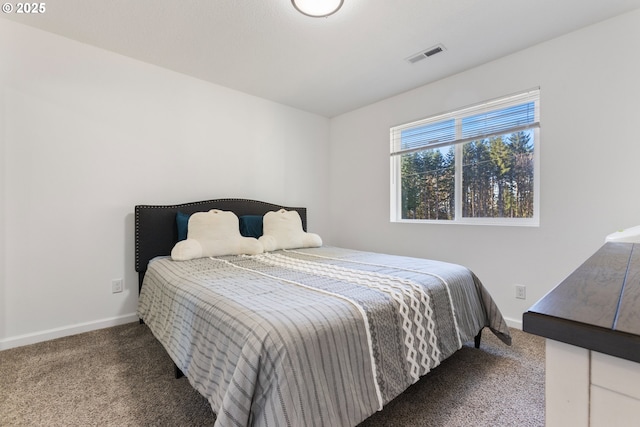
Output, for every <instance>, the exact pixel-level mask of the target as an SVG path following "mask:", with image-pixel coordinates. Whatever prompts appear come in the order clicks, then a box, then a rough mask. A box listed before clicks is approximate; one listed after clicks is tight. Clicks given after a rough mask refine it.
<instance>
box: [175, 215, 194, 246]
mask: <svg viewBox="0 0 640 427" xmlns="http://www.w3.org/2000/svg"><path fill="white" fill-rule="evenodd" d="M190 217H191V214H187V213H184V212H180V211H178V213H177V214H176V225H177V226H178V241H181V240H186V239H187V231H188V229H189V218H190Z"/></svg>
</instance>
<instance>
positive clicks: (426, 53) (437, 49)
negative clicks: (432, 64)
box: [407, 44, 446, 64]
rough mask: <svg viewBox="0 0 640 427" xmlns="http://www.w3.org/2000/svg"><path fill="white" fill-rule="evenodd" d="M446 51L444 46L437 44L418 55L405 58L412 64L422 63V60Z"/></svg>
mask: <svg viewBox="0 0 640 427" xmlns="http://www.w3.org/2000/svg"><path fill="white" fill-rule="evenodd" d="M444 50H446V49H445V47H444V45H441V44H438V45H435V46H433V47H430V48H429V49H427V50H424V51H422V52H420V53H416V54H415V55H411V56H410V57H408V58H407V61H409V62H410V63H412V64H415V63H416V62H418V61H422V60H423V59H426V58H428V57H430V56H433V55H435V54H437V53H440V52H442V51H444Z"/></svg>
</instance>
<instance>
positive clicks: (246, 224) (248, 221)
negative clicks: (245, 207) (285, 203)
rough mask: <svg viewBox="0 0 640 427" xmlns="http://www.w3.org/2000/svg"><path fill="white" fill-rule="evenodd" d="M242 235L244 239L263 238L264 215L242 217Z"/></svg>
mask: <svg viewBox="0 0 640 427" xmlns="http://www.w3.org/2000/svg"><path fill="white" fill-rule="evenodd" d="M238 219H239V220H240V234H242V235H243V236H244V237H255V238H256V239H257V238H259V237H260V236H262V215H242V216H241V217H240V218H238Z"/></svg>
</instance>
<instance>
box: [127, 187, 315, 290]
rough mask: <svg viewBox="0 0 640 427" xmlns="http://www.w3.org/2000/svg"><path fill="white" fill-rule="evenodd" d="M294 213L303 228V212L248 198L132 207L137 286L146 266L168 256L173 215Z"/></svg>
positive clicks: (174, 228) (172, 241)
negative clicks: (214, 211) (155, 259)
mask: <svg viewBox="0 0 640 427" xmlns="http://www.w3.org/2000/svg"><path fill="white" fill-rule="evenodd" d="M282 208H284V209H287V210H295V211H298V213H299V214H300V218H302V228H303V229H304V230H305V231H306V229H307V209H306V208H292V207H287V206H281V205H275V204H273V203H266V202H260V201H257V200H248V199H215V200H205V201H201V202H192V203H183V204H180V205H137V206H136V208H135V232H136V236H135V241H136V271H137V272H138V280H139V287H142V279H143V278H144V273H145V272H146V271H147V264H149V261H151V260H152V259H153V258H155V257H157V256H162V255H170V254H171V249H173V246H174V245H175V244H176V242H177V241H178V227H177V225H176V214H177V213H178V212H183V213H187V214H191V213H194V212H206V211H209V210H211V209H219V210H223V211H231V212H234V213H235V214H236V215H237V216H238V217H239V216H242V215H264V214H266V213H267V212H269V211H277V210H279V209H282Z"/></svg>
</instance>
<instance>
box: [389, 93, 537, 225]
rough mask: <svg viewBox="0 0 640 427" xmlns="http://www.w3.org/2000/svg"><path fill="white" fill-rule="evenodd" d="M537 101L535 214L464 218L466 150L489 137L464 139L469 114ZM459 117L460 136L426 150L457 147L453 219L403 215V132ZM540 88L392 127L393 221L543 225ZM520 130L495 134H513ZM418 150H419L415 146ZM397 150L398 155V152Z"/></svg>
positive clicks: (530, 127) (457, 135) (531, 127)
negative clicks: (463, 170) (473, 143)
mask: <svg viewBox="0 0 640 427" xmlns="http://www.w3.org/2000/svg"><path fill="white" fill-rule="evenodd" d="M532 101H533V102H535V104H534V105H535V118H534V123H533V125H532V126H529V127H528V128H527V130H529V131H531V132H532V134H533V136H532V137H533V216H532V217H530V218H509V217H501V218H494V217H463V216H462V160H463V155H462V150H463V146H464V144H466V143H468V142H471V141H474V140H480V139H485V138H486V136H485V137H477V138H475V139H468V138H467V139H462V138H461V135H462V125H461V123H462V120H463V119H464V118H466V117H470V116H474V115H477V114H479V113H481V112H490V111H494V110H500V109H503V108H509V107H511V106H515V105H519V104H523V103H526V102H532ZM451 118H453V119H455V127H456V138H455V141H450V142H444V143H434V144H427V145H426V146H425V147H424V148H423V149H424V150H427V149H434V148H443V147H449V146H453V147H454V151H455V172H454V180H455V182H454V185H455V189H454V195H455V196H454V197H455V202H454V205H455V214H454V218H453V219H410V218H402V176H401V174H402V168H401V161H402V155H401V154H397V150H398V148H399V147H398V137H399V135H400V132H401V131H403V130H407V129H412V128H417V127H420V126H425V125H428V124H431V123H438V122H441V121H445V120H449V119H451ZM539 122H540V89H539V88H534V89H531V90H528V91H526V92H522V93H518V94H515V95H509V96H505V97H501V98H497V99H494V100H490V101H486V102H482V103H480V104H476V105H472V106H469V107H465V108H461V109H457V110H454V111H451V112H448V113H443V114H437V115H434V116H430V117H427V118H424V119H421V120H417V121H414V122H410V123H405V124H401V125H397V126H393V127H391V129H390V151H391V155H390V175H391V178H390V221H391V222H397V223H422V224H462V225H493V226H520V227H538V226H540V151H541V145H542V144H541V141H540V124H539ZM516 131H517V130H511V131H508V132H506V133H497V134H494V135H509V134H512V133H514V132H516ZM414 151H416V150H415V149H414ZM394 152H395V153H396V154H394Z"/></svg>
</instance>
